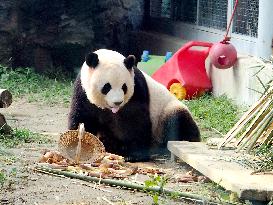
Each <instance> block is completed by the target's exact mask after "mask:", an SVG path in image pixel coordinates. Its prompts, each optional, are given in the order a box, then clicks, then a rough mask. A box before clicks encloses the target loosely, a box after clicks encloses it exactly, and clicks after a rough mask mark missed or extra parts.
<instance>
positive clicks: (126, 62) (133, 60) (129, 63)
mask: <svg viewBox="0 0 273 205" xmlns="http://www.w3.org/2000/svg"><path fill="white" fill-rule="evenodd" d="M135 63H136V57H135V56H133V55H129V56H128V57H127V58H125V59H124V65H125V67H126V68H127V69H128V70H131V69H132V68H133V66H134V65H135Z"/></svg>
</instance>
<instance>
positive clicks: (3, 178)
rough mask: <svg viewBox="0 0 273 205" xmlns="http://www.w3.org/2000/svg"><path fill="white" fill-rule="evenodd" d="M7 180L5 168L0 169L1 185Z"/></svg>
mask: <svg viewBox="0 0 273 205" xmlns="http://www.w3.org/2000/svg"><path fill="white" fill-rule="evenodd" d="M5 181H6V175H5V173H4V171H3V170H0V187H2V186H3V184H4V182H5Z"/></svg>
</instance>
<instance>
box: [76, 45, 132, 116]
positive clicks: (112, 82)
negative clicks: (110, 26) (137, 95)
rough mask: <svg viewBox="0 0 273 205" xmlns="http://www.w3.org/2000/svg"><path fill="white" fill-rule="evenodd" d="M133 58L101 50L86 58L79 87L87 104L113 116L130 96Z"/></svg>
mask: <svg viewBox="0 0 273 205" xmlns="http://www.w3.org/2000/svg"><path fill="white" fill-rule="evenodd" d="M134 65H135V57H134V56H132V55H130V56H128V57H127V58H125V57H124V56H123V55H121V54H120V53H118V52H115V51H111V50H106V49H100V50H97V51H95V52H94V53H89V54H87V56H86V58H85V63H84V64H83V66H82V69H81V83H82V87H83V89H84V91H85V93H86V95H87V98H88V100H89V101H90V102H91V103H92V104H95V105H96V106H97V107H99V108H102V109H109V110H111V111H112V112H113V113H116V112H118V111H119V109H120V108H122V107H123V106H124V105H125V104H126V103H127V102H128V101H129V100H130V98H131V97H132V96H133V93H134V69H133V67H134Z"/></svg>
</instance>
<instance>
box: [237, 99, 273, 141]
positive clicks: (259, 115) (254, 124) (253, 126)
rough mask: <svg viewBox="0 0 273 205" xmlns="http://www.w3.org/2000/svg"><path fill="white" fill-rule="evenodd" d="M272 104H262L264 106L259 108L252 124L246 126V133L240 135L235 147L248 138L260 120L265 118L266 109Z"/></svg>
mask: <svg viewBox="0 0 273 205" xmlns="http://www.w3.org/2000/svg"><path fill="white" fill-rule="evenodd" d="M270 104H272V102H270V101H268V102H266V103H265V104H264V106H263V107H262V108H261V110H260V111H259V112H258V114H257V115H256V117H255V118H254V120H253V121H252V123H251V124H250V125H249V126H248V128H247V129H246V131H245V132H244V133H243V134H242V135H241V137H240V138H239V140H238V141H237V143H236V146H238V145H239V144H240V143H241V141H242V140H243V139H244V138H246V137H248V136H249V134H250V133H251V132H252V131H253V130H254V129H255V127H256V126H257V125H258V124H259V123H260V122H261V121H262V119H263V118H264V117H265V116H266V114H267V113H268V112H269V110H267V109H268V107H269V106H270Z"/></svg>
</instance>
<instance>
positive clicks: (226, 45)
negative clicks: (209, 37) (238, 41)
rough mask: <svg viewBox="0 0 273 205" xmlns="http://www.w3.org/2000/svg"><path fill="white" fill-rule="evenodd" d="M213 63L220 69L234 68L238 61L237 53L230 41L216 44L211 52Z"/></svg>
mask: <svg viewBox="0 0 273 205" xmlns="http://www.w3.org/2000/svg"><path fill="white" fill-rule="evenodd" d="M209 57H210V61H211V63H212V64H213V65H214V66H215V67H216V68H219V69H227V68H230V67H232V66H233V65H234V64H235V63H236V61H237V51H236V49H235V47H234V46H233V45H232V44H231V43H230V42H228V41H222V42H219V43H215V44H214V45H213V46H212V47H211V49H210V52H209Z"/></svg>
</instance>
